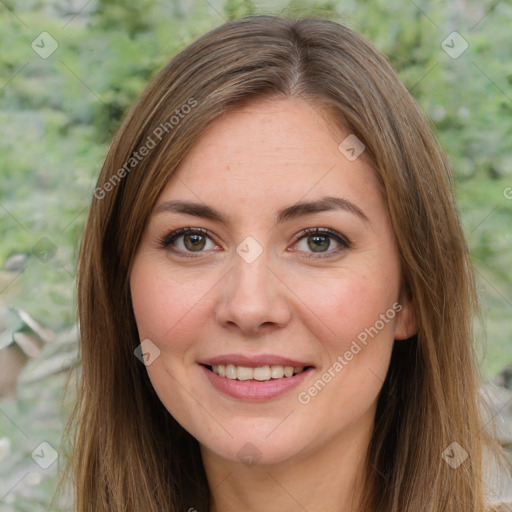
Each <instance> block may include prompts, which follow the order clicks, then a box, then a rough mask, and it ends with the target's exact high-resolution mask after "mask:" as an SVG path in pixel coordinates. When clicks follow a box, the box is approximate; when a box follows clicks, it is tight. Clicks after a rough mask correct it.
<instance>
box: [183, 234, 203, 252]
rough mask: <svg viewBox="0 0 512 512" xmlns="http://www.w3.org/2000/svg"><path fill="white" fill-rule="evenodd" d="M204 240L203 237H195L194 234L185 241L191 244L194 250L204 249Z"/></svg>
mask: <svg viewBox="0 0 512 512" xmlns="http://www.w3.org/2000/svg"><path fill="white" fill-rule="evenodd" d="M202 238H203V236H202V235H194V234H192V235H187V236H186V237H185V240H186V242H191V244H192V248H196V249H197V248H199V249H202V246H203V245H204V240H201V239H202ZM186 242H185V243H186ZM201 242H202V245H201Z"/></svg>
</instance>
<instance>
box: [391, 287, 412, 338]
mask: <svg viewBox="0 0 512 512" xmlns="http://www.w3.org/2000/svg"><path fill="white" fill-rule="evenodd" d="M397 302H398V304H400V306H401V309H400V310H399V311H398V314H397V316H396V322H395V335H394V337H395V340H406V339H408V338H411V337H412V336H414V335H415V334H417V333H418V319H417V315H416V305H415V303H414V299H413V297H412V296H411V294H410V292H409V291H408V290H405V289H402V292H401V293H400V298H399V300H398V301H397Z"/></svg>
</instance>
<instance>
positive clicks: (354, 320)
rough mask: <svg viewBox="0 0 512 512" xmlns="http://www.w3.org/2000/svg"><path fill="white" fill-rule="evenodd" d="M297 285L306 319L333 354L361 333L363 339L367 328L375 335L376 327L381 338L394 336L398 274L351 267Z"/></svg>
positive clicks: (305, 321)
mask: <svg viewBox="0 0 512 512" xmlns="http://www.w3.org/2000/svg"><path fill="white" fill-rule="evenodd" d="M294 288H295V290H294V291H296V293H297V296H298V297H300V299H301V301H302V302H303V306H302V308H301V309H302V311H303V314H304V318H303V322H304V323H305V324H306V325H312V326H313V325H314V326H315V329H317V331H316V336H317V338H318V339H319V340H320V341H323V343H324V348H325V349H327V350H328V352H329V353H331V354H332V355H333V354H336V355H338V354H340V353H343V352H345V350H348V349H349V347H350V345H351V342H352V341H353V340H355V339H358V337H359V339H360V340H362V341H364V338H365V333H366V334H367V336H370V335H369V334H368V330H370V331H371V335H372V336H371V337H372V338H373V337H376V336H377V334H376V332H375V329H374V327H376V329H377V331H378V335H379V336H380V335H382V336H381V338H382V337H386V338H390V337H391V338H392V336H393V327H394V322H395V320H394V318H395V316H396V311H395V310H394V309H393V304H394V303H395V301H396V298H397V296H398V290H399V284H398V278H397V276H395V275H385V274H384V273H383V272H379V271H375V272H371V270H370V271H369V270H368V267H366V268H365V270H364V271H363V272H360V271H357V270H355V269H350V271H347V272H342V273H339V274H338V275H337V276H335V277H333V276H332V275H331V276H328V277H327V276H326V277H324V278H322V277H321V276H320V277H319V278H317V279H314V280H306V281H302V282H297V283H296V287H294ZM382 315H384V318H383V317H382Z"/></svg>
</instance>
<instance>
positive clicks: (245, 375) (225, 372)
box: [212, 364, 304, 381]
mask: <svg viewBox="0 0 512 512" xmlns="http://www.w3.org/2000/svg"><path fill="white" fill-rule="evenodd" d="M212 371H213V373H216V374H217V375H219V376H220V377H227V378H228V379H231V380H258V381H266V380H271V379H282V378H283V377H292V376H293V375H294V374H297V373H301V372H303V371H304V367H303V366H296V367H293V366H279V365H272V366H258V367H257V368H250V367H249V366H235V365H234V364H227V365H223V364H214V365H213V366H212Z"/></svg>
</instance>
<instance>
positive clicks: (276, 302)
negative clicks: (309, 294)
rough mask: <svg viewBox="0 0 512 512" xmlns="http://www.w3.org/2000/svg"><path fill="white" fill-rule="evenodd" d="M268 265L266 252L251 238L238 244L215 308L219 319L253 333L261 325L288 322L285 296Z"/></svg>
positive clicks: (269, 264) (267, 253)
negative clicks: (219, 300) (219, 299)
mask: <svg viewBox="0 0 512 512" xmlns="http://www.w3.org/2000/svg"><path fill="white" fill-rule="evenodd" d="M271 267H272V262H271V258H270V253H269V251H268V250H266V249H264V248H263V246H262V245H260V244H259V243H258V242H257V241H256V240H255V239H254V238H252V239H251V237H248V238H247V239H245V240H244V241H243V242H242V243H240V244H239V245H238V247H237V249H236V254H234V255H233V260H232V267H231V271H230V272H229V273H228V275H227V276H226V282H225V284H224V286H223V291H222V299H221V303H220V304H219V305H218V307H217V318H218V320H219V322H221V323H223V324H237V325H238V327H239V328H240V329H242V330H246V331H251V332H254V331H257V330H258V328H260V326H262V325H263V324H265V325H268V324H275V325H279V326H282V325H283V324H285V323H286V322H287V321H288V319H289V310H288V307H287V301H286V297H285V294H284V293H283V290H282V289H281V286H280V284H279V282H280V281H279V280H278V279H277V278H276V276H275V275H274V273H273V271H272V270H271Z"/></svg>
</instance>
